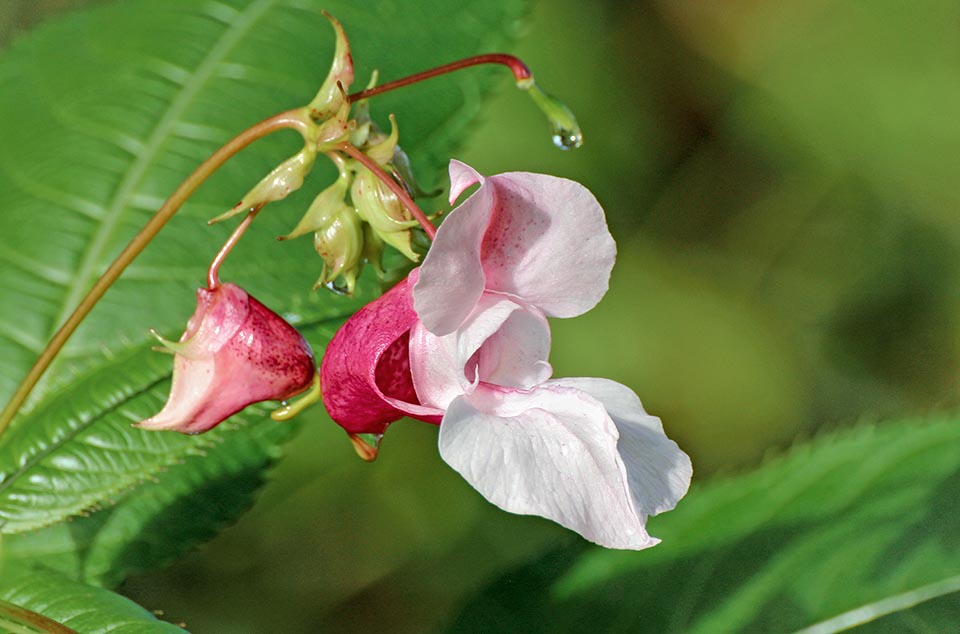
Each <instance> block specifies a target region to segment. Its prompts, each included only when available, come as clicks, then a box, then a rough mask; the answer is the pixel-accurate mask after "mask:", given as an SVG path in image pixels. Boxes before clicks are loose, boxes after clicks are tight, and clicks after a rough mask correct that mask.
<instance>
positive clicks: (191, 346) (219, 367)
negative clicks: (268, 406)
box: [136, 284, 316, 434]
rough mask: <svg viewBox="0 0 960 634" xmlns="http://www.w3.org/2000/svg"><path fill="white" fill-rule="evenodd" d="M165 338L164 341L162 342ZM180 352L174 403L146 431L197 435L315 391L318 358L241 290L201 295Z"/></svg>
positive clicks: (230, 287) (177, 345) (226, 287)
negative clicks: (257, 406)
mask: <svg viewBox="0 0 960 634" xmlns="http://www.w3.org/2000/svg"><path fill="white" fill-rule="evenodd" d="M158 338H159V337H158ZM160 342H161V344H163V346H164V347H165V348H168V349H169V350H170V351H171V352H173V353H174V362H173V384H172V385H171V387H170V397H169V398H168V399H167V403H166V405H164V406H163V409H162V410H161V411H160V413H158V414H156V415H155V416H152V417H150V418H148V419H146V420H143V421H140V422H139V423H137V425H136V426H137V427H141V428H143V429H172V430H176V431H179V432H183V433H186V434H198V433H200V432H204V431H207V430H208V429H210V428H212V427H214V426H216V425H218V424H220V423H221V422H223V421H224V420H226V419H227V418H229V417H230V416H232V415H233V414H235V413H237V412H239V411H240V410H241V409H243V408H244V407H246V406H248V405H251V404H253V403H257V402H260V401H268V400H286V399H288V398H290V397H292V396H295V395H296V394H299V393H301V392H303V391H305V390H307V389H309V388H310V386H311V384H312V383H313V382H314V377H315V375H316V365H315V363H314V360H313V352H312V351H311V350H310V346H309V345H308V344H307V342H306V341H305V340H304V338H303V337H302V336H301V335H300V333H299V332H297V331H296V329H295V328H294V327H293V326H291V325H290V324H288V323H287V322H286V321H284V320H283V318H282V317H280V316H279V315H277V314H276V313H275V312H273V311H272V310H270V309H269V308H267V307H266V306H264V305H263V304H261V303H260V302H258V301H257V300H256V299H254V298H253V297H251V296H250V295H248V294H247V293H246V291H244V290H243V289H242V288H240V287H239V286H236V285H234V284H222V285H220V286H218V287H217V288H215V289H212V290H210V289H205V288H202V289H200V290H198V291H197V310H196V312H195V313H194V314H193V317H191V318H190V321H189V322H188V323H187V329H186V332H184V333H183V336H182V337H181V338H180V341H178V342H171V341H166V340H165V339H162V338H161V339H160Z"/></svg>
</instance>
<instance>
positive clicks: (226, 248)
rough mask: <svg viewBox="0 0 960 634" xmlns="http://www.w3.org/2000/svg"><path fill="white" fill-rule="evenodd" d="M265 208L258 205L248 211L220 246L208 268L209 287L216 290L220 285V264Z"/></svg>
mask: <svg viewBox="0 0 960 634" xmlns="http://www.w3.org/2000/svg"><path fill="white" fill-rule="evenodd" d="M261 209H263V205H257V206H256V207H254V208H253V209H251V210H250V211H248V212H247V215H246V216H244V218H243V220H241V221H240V224H238V225H237V228H236V229H234V230H233V233H231V234H230V237H229V238H227V241H226V242H224V243H223V246H222V247H220V250H219V251H218V252H217V255H215V256H214V258H213V261H212V262H211V263H210V268H209V269H207V289H208V290H211V291H212V290H216V288H217V287H218V286H220V275H219V273H220V265H221V264H223V261H224V260H225V259H227V256H228V255H229V254H230V252H231V251H233V247H235V246H236V245H237V242H239V241H240V237H241V236H242V235H243V234H244V232H245V231H246V230H247V227H249V226H250V223H251V222H253V219H254V218H255V217H256V216H257V214H258V213H259V212H260V210H261Z"/></svg>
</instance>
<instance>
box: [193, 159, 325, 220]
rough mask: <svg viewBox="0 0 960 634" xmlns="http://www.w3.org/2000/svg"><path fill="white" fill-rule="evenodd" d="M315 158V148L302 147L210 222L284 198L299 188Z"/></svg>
mask: <svg viewBox="0 0 960 634" xmlns="http://www.w3.org/2000/svg"><path fill="white" fill-rule="evenodd" d="M316 158H317V152H316V150H314V149H313V148H311V147H309V146H308V147H304V148H303V149H302V150H300V151H299V152H297V153H296V154H294V155H293V156H291V157H290V158H288V159H287V160H285V161H284V162H283V163H280V165H278V166H277V167H275V168H274V169H273V171H271V172H270V173H269V174H267V175H266V176H265V177H264V178H263V180H261V181H260V182H259V183H257V185H256V187H254V188H253V189H251V190H250V191H249V192H248V193H247V195H246V196H244V197H243V199H242V200H241V201H240V202H238V203H237V204H236V205H234V207H233V208H232V209H230V210H229V211H227V212H224V213H222V214H220V215H219V216H217V217H216V218H213V219H212V220H210V221H209V222H210V224H213V223H216V222H221V221H223V220H226V219H227V218H232V217H233V216H236V215H237V214H240V213H243V212H246V211H250V210H251V209H255V208H259V207H263V206H264V205H266V204H267V203H271V202H274V201H276V200H281V199H283V198H286V197H287V196H288V195H289V194H290V192H294V191H296V190H298V189H300V187H301V186H302V185H303V179H304V177H305V176H306V175H307V174H309V173H310V169H311V168H312V167H313V163H314V160H315V159H316Z"/></svg>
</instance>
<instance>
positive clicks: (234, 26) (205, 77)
mask: <svg viewBox="0 0 960 634" xmlns="http://www.w3.org/2000/svg"><path fill="white" fill-rule="evenodd" d="M277 1H278V0H254V1H253V2H252V3H251V4H250V5H249V6H247V7H246V8H245V9H243V10H241V11H239V12H238V14H237V16H236V18H235V19H234V20H233V21H232V23H231V24H230V25H229V26H228V27H227V30H226V31H225V32H224V33H223V35H221V36H220V38H219V39H218V40H217V41H216V43H215V44H214V45H213V46H212V47H211V48H210V50H209V52H208V53H207V56H206V57H205V58H204V60H203V61H202V62H201V63H200V64H199V65H198V66H197V67H196V70H195V71H194V72H193V73H192V74H191V75H190V77H189V79H188V80H187V81H186V82H185V83H184V84H183V86H182V87H181V89H180V92H179V94H177V96H176V97H175V98H174V99H173V100H172V101H171V102H170V104H169V106H168V107H167V109H166V111H165V112H164V114H163V116H162V117H161V118H160V120H159V122H158V123H157V125H156V127H155V128H154V130H153V133H152V134H151V135H150V138H149V140H148V141H147V142H146V144H145V146H144V150H143V152H141V153H140V154H139V155H137V157H136V158H135V159H134V161H133V162H132V163H131V164H130V167H129V168H128V169H127V171H126V173H125V174H124V176H123V179H122V180H121V182H120V184H119V186H118V187H117V189H116V192H115V194H114V196H113V198H112V199H111V200H110V203H109V206H108V207H107V209H106V211H105V213H104V215H103V220H102V222H101V223H100V226H99V228H98V229H97V231H96V233H95V234H94V237H93V240H91V241H90V242H88V244H87V247H86V249H85V251H84V254H83V257H82V260H81V264H80V266H79V267H78V269H77V273H76V275H74V276H73V279H72V280H71V281H70V283H69V284H68V285H67V293H66V295H65V297H64V300H63V303H62V305H61V306H60V309H59V312H58V314H57V316H56V318H55V319H54V320H53V321H52V322H51V328H50V332H49V333H48V334H47V337H46V340H47V341H49V340H50V339H51V338H52V337H53V335H54V334H55V333H56V331H57V329H59V328H60V325H61V324H62V323H63V322H64V321H66V319H67V317H69V316H70V313H71V312H73V310H74V308H75V307H76V305H77V304H78V303H79V302H80V300H81V299H82V297H83V295H84V293H86V292H87V290H88V289H89V287H90V285H91V284H92V283H93V281H94V279H95V277H96V270H97V269H98V268H99V267H100V266H102V260H103V257H104V255H105V253H106V250H107V245H108V244H109V242H110V238H111V237H112V236H113V233H114V231H115V230H116V228H117V226H118V225H119V223H120V218H121V215H122V212H123V210H124V209H125V208H126V207H127V205H128V204H129V202H130V199H131V197H132V196H133V194H134V193H135V192H136V189H137V188H138V187H139V186H140V184H141V183H142V180H143V177H144V175H145V174H146V173H147V170H148V168H149V167H150V165H151V164H152V163H153V162H154V160H155V159H156V158H157V156H158V155H159V152H160V148H161V147H162V146H163V144H164V142H165V141H166V140H167V139H168V138H169V137H170V136H171V133H172V131H173V129H174V126H175V125H176V124H177V123H179V120H180V117H181V116H182V115H183V113H184V112H185V111H186V109H187V107H188V106H189V105H190V104H191V103H192V102H193V100H194V98H195V97H196V96H197V94H199V92H200V90H201V89H202V88H203V86H204V85H205V84H206V83H207V82H208V81H209V80H210V79H211V77H212V76H213V73H214V71H215V69H216V68H217V66H218V65H219V64H220V62H222V61H223V60H224V59H225V58H226V57H227V55H228V54H229V53H230V52H231V51H232V50H233V49H234V48H235V47H236V46H237V44H238V43H239V41H240V40H241V38H243V36H244V35H246V34H247V33H248V32H249V31H250V30H251V29H252V28H253V26H254V25H255V24H256V23H257V21H258V20H259V19H260V18H262V17H263V14H264V13H265V12H266V11H267V10H268V9H270V8H271V7H272V6H273V5H275V4H276V3H277ZM231 9H232V7H231ZM56 363H57V362H56V360H55V361H54V363H53V364H51V366H53V365H55V364H56ZM53 374H54V372H53V368H52V367H51V368H50V369H48V371H47V377H50V376H53Z"/></svg>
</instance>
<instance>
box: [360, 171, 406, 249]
mask: <svg viewBox="0 0 960 634" xmlns="http://www.w3.org/2000/svg"><path fill="white" fill-rule="evenodd" d="M351 196H352V198H353V204H354V205H355V206H356V208H357V213H358V214H359V215H360V217H361V218H363V220H365V221H366V222H368V223H369V224H370V227H371V228H372V229H373V231H374V232H375V233H376V234H377V235H378V236H379V237H380V239H382V240H383V241H384V242H386V243H387V244H389V245H390V246H392V247H394V248H396V249H397V250H398V251H400V253H402V254H403V255H405V256H406V257H407V258H409V259H410V260H412V261H414V262H417V261H418V260H419V259H420V256H419V255H417V254H416V253H414V251H413V249H412V248H411V246H410V229H411V228H413V227H416V226H417V225H418V224H419V223H418V222H417V221H416V220H414V219H413V216H412V215H411V214H410V212H409V211H408V210H407V208H406V207H404V206H403V203H401V202H400V200H399V199H398V198H397V195H396V194H394V193H393V192H392V191H390V188H389V187H387V186H386V185H385V184H384V183H382V182H381V181H380V179H379V178H377V176H376V175H375V174H374V173H373V172H370V171H369V170H363V171H361V172H360V173H359V174H357V176H356V178H355V179H354V181H353V187H352V188H351Z"/></svg>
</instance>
